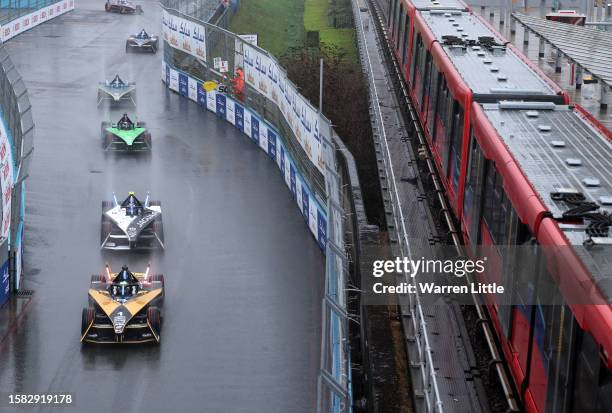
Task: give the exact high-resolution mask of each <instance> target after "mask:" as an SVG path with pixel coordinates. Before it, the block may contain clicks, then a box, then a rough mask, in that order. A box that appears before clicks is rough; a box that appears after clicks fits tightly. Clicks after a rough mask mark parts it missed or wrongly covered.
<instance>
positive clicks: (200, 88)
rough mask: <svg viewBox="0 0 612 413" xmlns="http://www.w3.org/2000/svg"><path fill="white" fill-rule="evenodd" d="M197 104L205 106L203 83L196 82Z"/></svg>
mask: <svg viewBox="0 0 612 413" xmlns="http://www.w3.org/2000/svg"><path fill="white" fill-rule="evenodd" d="M198 104H199V105H200V106H204V107H206V91H205V90H204V84H203V83H200V82H198Z"/></svg>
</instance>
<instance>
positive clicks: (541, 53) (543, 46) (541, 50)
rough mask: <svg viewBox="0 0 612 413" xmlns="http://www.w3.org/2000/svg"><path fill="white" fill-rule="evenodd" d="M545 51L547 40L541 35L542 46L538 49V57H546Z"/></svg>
mask: <svg viewBox="0 0 612 413" xmlns="http://www.w3.org/2000/svg"><path fill="white" fill-rule="evenodd" d="M545 51H546V40H544V37H543V36H540V48H539V50H538V57H544V52H545Z"/></svg>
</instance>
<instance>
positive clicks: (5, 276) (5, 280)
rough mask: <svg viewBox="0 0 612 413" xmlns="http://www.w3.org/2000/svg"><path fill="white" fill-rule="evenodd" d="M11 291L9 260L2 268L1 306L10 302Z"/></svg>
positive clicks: (0, 279)
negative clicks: (7, 301)
mask: <svg viewBox="0 0 612 413" xmlns="http://www.w3.org/2000/svg"><path fill="white" fill-rule="evenodd" d="M9 291H10V288H9V260H6V262H5V263H4V264H2V267H0V305H2V304H4V303H5V302H6V300H8V297H9Z"/></svg>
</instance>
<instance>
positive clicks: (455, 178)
mask: <svg viewBox="0 0 612 413" xmlns="http://www.w3.org/2000/svg"><path fill="white" fill-rule="evenodd" d="M462 146H463V108H462V107H461V105H459V103H457V102H456V101H455V102H454V104H453V126H452V133H451V136H450V163H449V171H448V175H449V176H450V177H451V178H452V183H453V187H454V188H455V191H456V190H457V188H459V175H460V171H461V147H462Z"/></svg>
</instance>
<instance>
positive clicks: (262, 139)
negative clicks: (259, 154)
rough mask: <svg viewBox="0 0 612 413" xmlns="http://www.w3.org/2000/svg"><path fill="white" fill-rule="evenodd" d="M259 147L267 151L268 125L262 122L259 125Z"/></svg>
mask: <svg viewBox="0 0 612 413" xmlns="http://www.w3.org/2000/svg"><path fill="white" fill-rule="evenodd" d="M259 147H260V148H261V149H262V150H263V151H264V152H265V153H268V127H267V126H266V124H265V123H263V122H262V123H261V124H260V125H259Z"/></svg>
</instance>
